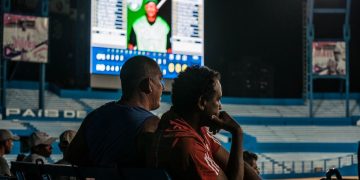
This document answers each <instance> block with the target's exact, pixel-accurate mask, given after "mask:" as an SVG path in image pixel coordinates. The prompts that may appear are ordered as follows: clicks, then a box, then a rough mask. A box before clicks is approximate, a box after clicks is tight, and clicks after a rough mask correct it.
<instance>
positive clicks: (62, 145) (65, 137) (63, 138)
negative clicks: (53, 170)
mask: <svg viewBox="0 0 360 180" xmlns="http://www.w3.org/2000/svg"><path fill="white" fill-rule="evenodd" d="M75 134H76V131H74V130H66V131H64V132H63V133H61V134H60V137H59V139H60V142H59V149H60V151H61V152H62V153H63V156H64V157H65V153H67V149H68V147H69V145H70V143H71V141H72V140H73V139H74V137H75ZM55 164H69V162H67V161H65V159H64V158H63V159H60V160H59V161H57V162H56V163H55Z"/></svg>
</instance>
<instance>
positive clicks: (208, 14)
mask: <svg viewBox="0 0 360 180" xmlns="http://www.w3.org/2000/svg"><path fill="white" fill-rule="evenodd" d="M32 1H33V2H35V4H36V3H39V2H40V1H37V0H32ZM339 1H340V2H341V1H342V0H337V1H335V0H319V1H318V2H319V3H318V4H317V5H319V6H322V7H324V6H329V7H332V6H337V5H342V4H338V3H337V2H339ZM12 2H13V3H14V5H15V6H13V11H14V12H15V11H18V12H28V13H32V12H35V10H34V9H36V8H37V6H33V7H31V8H29V7H28V5H26V3H24V2H25V0H13V1H12ZM49 2H50V3H55V2H56V1H54V0H50V1H49ZM304 3H305V1H304V0H291V1H284V0H252V1H242V0H241V1H236V0H229V1H221V2H220V1H205V65H207V66H209V67H211V68H214V69H216V70H218V71H219V72H220V73H221V74H222V85H223V91H224V95H225V96H235V97H264V98H302V97H303V95H304V92H305V88H306V87H305V69H304V67H305V62H304V61H305V54H304V47H305V44H304V43H305V41H304V38H305V34H304V33H305V30H304V23H305V21H304V12H303V10H304V9H303V6H304ZM27 4H29V3H27ZM351 7H352V8H351V17H350V25H351V42H350V66H351V68H350V87H351V88H350V89H351V92H359V91H360V83H359V82H360V70H359V69H360V54H359V49H360V33H359V32H360V21H359V19H360V12H359V10H360V2H359V1H356V0H353V1H352V5H351ZM70 8H71V9H72V11H73V12H72V13H70V14H69V13H67V14H62V13H58V12H50V14H49V16H50V30H49V38H50V42H49V51H50V52H49V53H50V54H49V58H50V59H49V63H48V64H47V67H46V80H47V81H48V82H50V83H55V84H57V85H58V86H60V87H62V88H76V89H85V88H88V87H89V79H90V74H89V55H90V48H89V45H90V1H89V0H71V1H70ZM343 19H344V17H343V16H342V15H335V16H334V15H321V16H320V15H319V16H315V17H314V22H315V37H316V38H342V24H343ZM8 73H9V79H10V80H37V79H38V67H37V65H36V64H28V63H24V62H10V63H9V71H8ZM340 85H341V82H340V81H339V80H316V81H315V91H316V92H339V89H340Z"/></svg>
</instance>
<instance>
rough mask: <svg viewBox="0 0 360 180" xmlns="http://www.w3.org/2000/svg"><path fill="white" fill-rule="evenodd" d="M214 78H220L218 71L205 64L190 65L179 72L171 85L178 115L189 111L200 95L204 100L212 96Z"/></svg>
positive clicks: (193, 108)
mask: <svg viewBox="0 0 360 180" xmlns="http://www.w3.org/2000/svg"><path fill="white" fill-rule="evenodd" d="M215 80H220V73H219V72H217V71H215V70H212V69H210V68H208V67H206V66H203V67H199V66H191V67H188V68H187V69H186V70H185V71H184V72H181V73H180V74H179V76H178V77H177V78H175V79H174V83H173V85H172V95H171V100H172V103H173V108H174V110H175V112H176V113H178V114H179V115H183V114H188V113H191V112H193V111H194V110H195V109H196V106H197V102H198V100H199V98H200V97H202V98H204V99H205V100H209V99H211V98H212V97H214V94H215V89H214V87H215Z"/></svg>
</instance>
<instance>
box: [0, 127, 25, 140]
mask: <svg viewBox="0 0 360 180" xmlns="http://www.w3.org/2000/svg"><path fill="white" fill-rule="evenodd" d="M8 139H11V140H15V141H17V140H19V139H20V137H19V136H15V135H14V134H13V133H11V131H9V130H7V129H0V141H6V140H8Z"/></svg>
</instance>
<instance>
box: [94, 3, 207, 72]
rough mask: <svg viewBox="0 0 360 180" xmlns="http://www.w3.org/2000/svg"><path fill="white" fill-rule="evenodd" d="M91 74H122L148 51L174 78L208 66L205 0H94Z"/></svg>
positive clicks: (148, 54) (147, 54)
mask: <svg viewBox="0 0 360 180" xmlns="http://www.w3.org/2000/svg"><path fill="white" fill-rule="evenodd" d="M90 51H91V56H90V61H91V63H90V72H91V74H95V75H116V76H118V75H119V72H120V71H121V67H122V65H123V64H124V62H125V61H126V60H128V59H129V58H130V57H132V56H135V55H145V56H148V57H150V58H152V59H154V60H155V61H156V62H157V63H158V64H159V66H160V68H161V70H162V73H163V77H164V78H168V79H172V78H175V77H177V75H178V73H179V72H181V71H183V70H185V69H186V67H188V66H191V65H203V64H204V0H92V1H91V50H90Z"/></svg>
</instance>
